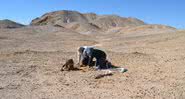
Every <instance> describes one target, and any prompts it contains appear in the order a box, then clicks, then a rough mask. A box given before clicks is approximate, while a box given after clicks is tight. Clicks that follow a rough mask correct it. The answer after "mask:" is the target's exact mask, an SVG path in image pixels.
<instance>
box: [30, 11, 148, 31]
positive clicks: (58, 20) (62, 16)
mask: <svg viewBox="0 0 185 99" xmlns="http://www.w3.org/2000/svg"><path fill="white" fill-rule="evenodd" d="M74 22H75V23H76V24H79V26H81V27H82V26H85V25H84V24H86V27H84V28H91V27H93V28H97V29H103V30H106V29H108V28H111V27H124V26H139V25H144V24H145V23H144V22H143V21H141V20H139V19H136V18H123V17H120V16H116V15H97V14H94V13H85V14H82V13H80V12H77V11H67V10H63V11H55V12H50V13H46V14H44V15H43V16H41V17H40V18H36V19H34V20H33V21H32V22H31V25H48V24H52V25H55V24H59V25H61V26H64V27H65V25H66V24H71V23H74Z"/></svg>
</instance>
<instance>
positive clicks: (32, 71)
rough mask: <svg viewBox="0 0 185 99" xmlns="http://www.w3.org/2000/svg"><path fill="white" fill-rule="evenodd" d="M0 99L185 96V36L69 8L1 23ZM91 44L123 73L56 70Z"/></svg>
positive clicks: (170, 98)
mask: <svg viewBox="0 0 185 99" xmlns="http://www.w3.org/2000/svg"><path fill="white" fill-rule="evenodd" d="M0 27H1V28H0V99H185V31H184V30H177V29H175V28H173V27H169V26H164V25H150V24H146V23H144V22H142V21H141V20H138V19H135V18H122V17H119V16H112V15H111V16H110V15H109V16H98V15H96V14H93V13H89V14H81V13H79V12H74V11H57V12H51V13H47V14H45V15H43V16H42V17H40V18H36V19H34V20H33V21H32V23H31V25H27V26H24V25H20V24H16V23H15V22H11V21H9V20H5V21H2V22H0ZM80 46H95V47H96V48H98V49H101V50H103V51H105V52H106V53H107V56H108V60H109V61H110V62H111V63H112V64H113V65H115V66H118V67H123V68H126V69H128V71H127V72H124V73H118V72H115V73H113V74H112V75H107V76H104V77H101V78H99V79H96V78H97V76H99V75H103V74H105V72H104V71H101V70H94V69H89V68H88V67H84V68H82V69H80V70H76V71H60V70H61V68H62V65H63V64H64V63H65V62H66V60H68V59H71V58H72V59H73V60H74V61H75V64H76V63H77V55H76V54H77V53H76V52H77V48H78V47H80Z"/></svg>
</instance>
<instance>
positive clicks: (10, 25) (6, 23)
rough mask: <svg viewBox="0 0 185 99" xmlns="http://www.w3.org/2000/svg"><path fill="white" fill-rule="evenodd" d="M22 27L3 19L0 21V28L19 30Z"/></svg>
mask: <svg viewBox="0 0 185 99" xmlns="http://www.w3.org/2000/svg"><path fill="white" fill-rule="evenodd" d="M23 26H24V25H22V24H20V23H16V22H14V21H11V20H8V19H5V20H0V28H20V27H23Z"/></svg>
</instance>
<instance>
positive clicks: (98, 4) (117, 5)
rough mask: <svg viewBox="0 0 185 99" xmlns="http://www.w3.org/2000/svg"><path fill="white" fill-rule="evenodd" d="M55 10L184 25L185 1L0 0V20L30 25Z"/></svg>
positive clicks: (184, 26)
mask: <svg viewBox="0 0 185 99" xmlns="http://www.w3.org/2000/svg"><path fill="white" fill-rule="evenodd" d="M56 10H75V11H79V12H94V13H97V14H117V15H120V16H123V17H136V18H138V19H141V20H143V21H145V22H146V23H150V24H165V25H170V26H174V27H177V28H185V13H184V11H185V0H1V3H0V19H10V20H13V21H17V22H20V23H23V24H29V23H30V21H31V20H32V19H34V18H36V17H39V16H41V15H43V14H45V13H47V12H51V11H56Z"/></svg>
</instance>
